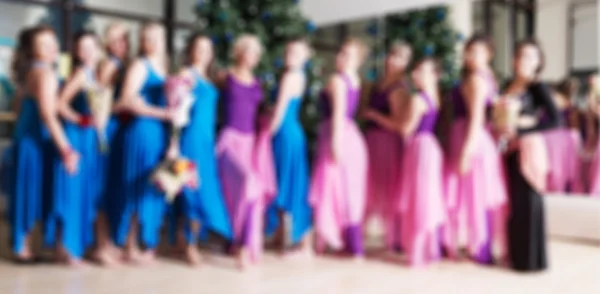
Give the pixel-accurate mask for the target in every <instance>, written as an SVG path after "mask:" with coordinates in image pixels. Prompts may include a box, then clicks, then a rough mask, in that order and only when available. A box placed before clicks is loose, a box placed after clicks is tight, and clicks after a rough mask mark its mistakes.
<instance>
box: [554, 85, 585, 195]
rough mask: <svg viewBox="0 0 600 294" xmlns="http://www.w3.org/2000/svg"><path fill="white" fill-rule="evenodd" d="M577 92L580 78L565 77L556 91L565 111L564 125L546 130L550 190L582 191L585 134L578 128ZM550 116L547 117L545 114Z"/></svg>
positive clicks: (556, 98)
mask: <svg viewBox="0 0 600 294" xmlns="http://www.w3.org/2000/svg"><path fill="white" fill-rule="evenodd" d="M575 95H577V85H576V81H575V80H573V79H566V80H564V81H562V82H561V83H560V84H559V85H558V86H557V87H556V90H555V91H554V93H553V98H554V103H555V104H556V106H557V107H558V109H559V111H560V114H561V125H560V127H559V128H557V129H556V130H552V131H548V132H545V133H544V138H545V140H546V146H547V150H548V159H549V160H548V161H549V163H550V167H549V172H550V174H549V175H548V182H547V184H548V187H547V189H548V192H556V193H560V192H571V193H581V192H583V191H584V188H583V181H582V178H581V177H582V173H581V168H582V161H581V157H580V154H581V151H582V143H581V141H582V140H581V134H580V133H579V131H578V130H577V128H576V125H577V123H578V121H579V112H578V110H577V108H576V107H575V105H573V98H574V97H575ZM544 119H547V117H544Z"/></svg>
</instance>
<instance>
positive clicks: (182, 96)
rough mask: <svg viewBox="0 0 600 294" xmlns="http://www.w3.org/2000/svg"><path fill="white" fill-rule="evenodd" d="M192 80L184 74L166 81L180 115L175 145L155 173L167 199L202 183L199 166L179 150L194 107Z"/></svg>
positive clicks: (175, 126) (171, 102)
mask: <svg viewBox="0 0 600 294" xmlns="http://www.w3.org/2000/svg"><path fill="white" fill-rule="evenodd" d="M191 87H192V83H191V82H190V81H189V80H188V79H185V78H182V77H171V78H169V79H168V80H167V82H166V84H165V92H166V98H167V107H168V108H169V109H171V110H173V111H175V113H176V115H175V118H174V120H173V121H172V124H173V129H174V131H173V133H172V134H171V140H170V141H171V146H170V147H169V152H168V153H169V154H168V156H167V159H166V160H164V161H162V162H161V163H160V164H159V165H158V167H157V168H156V169H155V171H154V173H153V175H152V182H153V183H154V184H155V185H156V186H157V187H158V188H159V189H160V190H162V191H163V192H165V195H166V198H167V202H172V201H173V200H174V199H175V197H177V195H179V193H181V191H182V190H183V188H185V187H188V188H192V189H193V188H197V187H198V186H199V177H198V169H197V167H196V165H195V164H194V163H193V162H191V161H190V160H188V159H186V158H184V157H182V156H181V155H180V154H179V153H180V152H179V133H180V130H181V129H182V128H184V127H185V126H186V125H187V124H188V123H189V121H190V109H191V107H192V105H193V103H194V97H193V95H192V94H191V91H190V89H191Z"/></svg>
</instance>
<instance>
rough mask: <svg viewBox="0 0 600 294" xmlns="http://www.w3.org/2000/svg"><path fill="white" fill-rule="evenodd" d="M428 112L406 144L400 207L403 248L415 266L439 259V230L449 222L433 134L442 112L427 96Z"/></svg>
mask: <svg viewBox="0 0 600 294" xmlns="http://www.w3.org/2000/svg"><path fill="white" fill-rule="evenodd" d="M418 99H423V101H424V102H425V103H426V105H427V109H428V110H427V112H426V113H425V114H423V116H422V117H421V121H420V123H419V126H418V127H417V129H416V130H415V132H414V134H412V135H411V136H409V137H408V138H406V140H405V142H404V150H403V158H404V160H403V161H402V170H401V172H400V181H399V182H400V189H399V190H400V195H399V206H397V208H398V209H399V211H400V219H401V220H400V224H401V230H400V232H401V234H402V236H401V244H402V248H403V249H404V250H406V253H407V255H408V257H409V261H410V264H411V265H412V266H420V265H423V264H426V263H428V262H431V261H434V260H437V259H439V257H440V246H439V230H440V228H441V227H442V225H443V224H444V222H445V220H446V209H445V207H444V197H443V195H444V194H443V153H442V149H441V147H440V144H439V142H438V140H437V138H436V136H435V134H434V130H435V126H436V123H437V119H438V116H439V111H438V109H437V107H436V105H435V103H434V102H433V101H432V99H431V98H430V97H429V95H427V94H425V93H421V95H419V97H418Z"/></svg>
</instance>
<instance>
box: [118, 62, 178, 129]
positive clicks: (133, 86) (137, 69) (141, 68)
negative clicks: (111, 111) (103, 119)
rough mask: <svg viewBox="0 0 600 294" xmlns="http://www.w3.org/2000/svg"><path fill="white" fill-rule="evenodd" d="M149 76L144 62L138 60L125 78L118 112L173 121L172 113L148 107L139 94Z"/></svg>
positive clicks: (159, 108)
mask: <svg viewBox="0 0 600 294" xmlns="http://www.w3.org/2000/svg"><path fill="white" fill-rule="evenodd" d="M147 74H148V73H147V70H146V67H145V65H144V63H143V62H142V61H140V60H137V61H135V62H134V63H133V64H132V65H131V67H130V68H129V70H128V71H127V75H126V76H125V83H124V84H123V92H122V96H121V98H120V99H119V102H118V103H117V105H116V106H115V108H116V110H117V111H119V110H129V111H131V112H133V113H134V114H136V115H138V116H147V117H153V118H156V119H159V120H169V119H171V113H170V112H169V111H168V110H167V109H164V108H161V107H155V106H152V105H148V104H146V103H145V102H144V101H143V99H142V97H140V95H139V92H140V90H141V89H142V86H143V83H144V79H145V78H146V75H147Z"/></svg>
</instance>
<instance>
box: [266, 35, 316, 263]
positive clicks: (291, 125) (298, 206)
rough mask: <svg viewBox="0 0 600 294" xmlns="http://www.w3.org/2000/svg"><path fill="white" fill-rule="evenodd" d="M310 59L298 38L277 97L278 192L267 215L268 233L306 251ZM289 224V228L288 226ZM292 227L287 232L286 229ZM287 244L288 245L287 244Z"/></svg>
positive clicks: (274, 122)
mask: <svg viewBox="0 0 600 294" xmlns="http://www.w3.org/2000/svg"><path fill="white" fill-rule="evenodd" d="M309 57H310V48H309V46H308V44H307V42H306V41H305V40H302V39H297V40H294V41H291V42H290V43H288V45H287V49H286V54H285V63H286V72H285V73H284V75H283V77H282V79H281V82H280V86H279V93H278V96H277V103H276V106H275V113H274V117H273V120H272V122H271V126H270V131H271V133H272V134H273V140H272V144H273V157H274V160H275V167H276V176H277V187H278V189H277V190H278V193H277V196H276V198H275V200H274V201H273V202H272V203H271V205H270V207H269V210H268V216H267V234H272V233H273V232H275V231H276V230H277V229H279V232H281V233H282V234H280V236H283V237H284V238H285V239H284V240H289V241H290V243H292V244H293V245H297V244H298V243H302V244H301V246H302V250H303V252H305V253H308V254H310V253H311V252H312V249H311V244H310V240H309V238H307V237H308V232H309V230H310V228H311V223H312V211H311V208H310V205H309V203H308V187H309V166H308V159H307V144H306V136H305V135H304V130H303V128H302V124H301V122H300V118H299V113H300V109H301V107H302V96H303V95H304V90H305V87H306V77H305V74H304V72H303V68H304V65H305V64H306V62H307V61H308V58H309ZM287 222H289V224H290V225H289V226H286V223H287ZM286 227H289V228H290V230H289V231H287V230H285V229H284V228H286ZM284 243H287V242H284Z"/></svg>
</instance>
